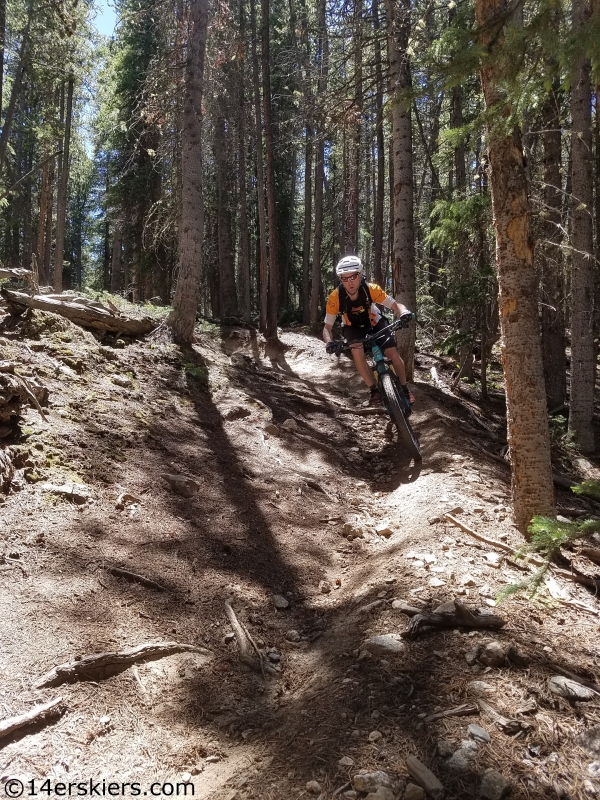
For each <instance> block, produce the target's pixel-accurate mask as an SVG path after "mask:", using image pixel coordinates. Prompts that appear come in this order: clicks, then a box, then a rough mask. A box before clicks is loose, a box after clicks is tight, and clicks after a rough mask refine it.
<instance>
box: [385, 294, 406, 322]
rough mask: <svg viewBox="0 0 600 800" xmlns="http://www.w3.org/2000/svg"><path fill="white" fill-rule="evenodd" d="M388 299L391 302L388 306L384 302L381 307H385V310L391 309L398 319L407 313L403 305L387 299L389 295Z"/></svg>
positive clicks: (390, 298) (392, 299) (391, 298)
mask: <svg viewBox="0 0 600 800" xmlns="http://www.w3.org/2000/svg"><path fill="white" fill-rule="evenodd" d="M388 298H389V300H390V301H391V302H390V304H389V305H388V304H387V303H385V302H384V304H383V305H384V306H386V308H391V309H392V311H393V312H394V314H395V315H396V316H397V317H399V316H400V315H401V314H405V313H407V312H408V308H407V307H406V306H405V305H403V304H402V303H398V302H396V300H394V298H393V297H389V295H388Z"/></svg>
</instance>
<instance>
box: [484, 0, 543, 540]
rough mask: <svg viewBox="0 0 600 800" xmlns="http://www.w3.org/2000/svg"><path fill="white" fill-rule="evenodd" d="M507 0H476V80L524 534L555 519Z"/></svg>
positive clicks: (518, 516)
mask: <svg viewBox="0 0 600 800" xmlns="http://www.w3.org/2000/svg"><path fill="white" fill-rule="evenodd" d="M507 8H508V3H507V0H477V2H476V3H475V11H476V15H477V23H478V25H479V26H480V44H481V45H482V47H483V48H486V49H487V52H486V55H485V56H483V57H482V62H481V82H482V85H483V93H484V97H485V105H486V109H487V111H488V115H489V116H488V120H489V122H488V152H489V161H490V177H491V188H492V206H493V210H494V227H495V230H496V261H497V269H498V285H499V297H500V299H499V306H500V324H501V330H502V363H503V367H504V377H505V381H506V405H507V425H508V444H509V452H510V462H511V467H512V494H513V504H514V518H515V523H516V525H517V526H518V528H519V530H520V531H521V532H523V533H525V532H526V531H527V526H528V524H529V522H530V521H531V518H532V517H533V516H535V515H536V514H543V515H547V516H549V515H550V516H551V515H553V514H554V490H553V483H552V467H551V462H550V436H549V431H548V419H547V416H546V403H545V393H544V375H543V370H542V350H541V336H540V323H539V316H538V308H537V279H536V274H535V269H534V266H533V246H532V241H531V235H530V228H529V224H530V223H529V201H528V198H527V183H526V177H525V165H524V159H523V149H522V145H521V132H520V130H519V129H518V128H515V129H513V130H512V131H507V130H506V117H507V116H508V115H509V110H508V103H509V100H508V98H507V97H506V94H505V93H504V92H503V90H502V89H501V88H500V87H501V86H502V85H503V84H502V77H503V75H502V72H501V68H500V67H499V66H498V65H499V64H500V65H501V64H503V63H504V59H503V58H502V54H497V53H496V48H497V47H498V46H501V45H502V44H503V41H504V39H503V36H502V30H501V28H502V24H503V23H499V24H496V23H497V21H498V20H501V19H502V18H503V16H504V15H505V14H506V12H507Z"/></svg>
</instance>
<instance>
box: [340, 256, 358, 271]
mask: <svg viewBox="0 0 600 800" xmlns="http://www.w3.org/2000/svg"><path fill="white" fill-rule="evenodd" d="M362 271H363V265H362V261H361V260H360V258H359V257H358V256H344V258H342V260H341V261H338V264H337V267H336V268H335V274H336V275H346V274H347V273H348V272H360V273H361V274H362Z"/></svg>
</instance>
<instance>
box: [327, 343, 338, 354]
mask: <svg viewBox="0 0 600 800" xmlns="http://www.w3.org/2000/svg"><path fill="white" fill-rule="evenodd" d="M325 352H326V353H327V354H328V355H330V356H331V355H333V354H334V353H337V352H338V342H327V344H326V345H325Z"/></svg>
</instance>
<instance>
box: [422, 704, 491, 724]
mask: <svg viewBox="0 0 600 800" xmlns="http://www.w3.org/2000/svg"><path fill="white" fill-rule="evenodd" d="M477 713H479V709H478V707H477V705H476V704H475V703H463V704H462V705H461V706H457V707H456V708H449V709H447V710H446V711H436V713H435V714H430V715H429V716H428V717H425V719H424V720H423V722H424V723H425V724H426V725H428V724H429V723H430V722H434V720H436V719H442V717H470V716H471V714H477Z"/></svg>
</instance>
